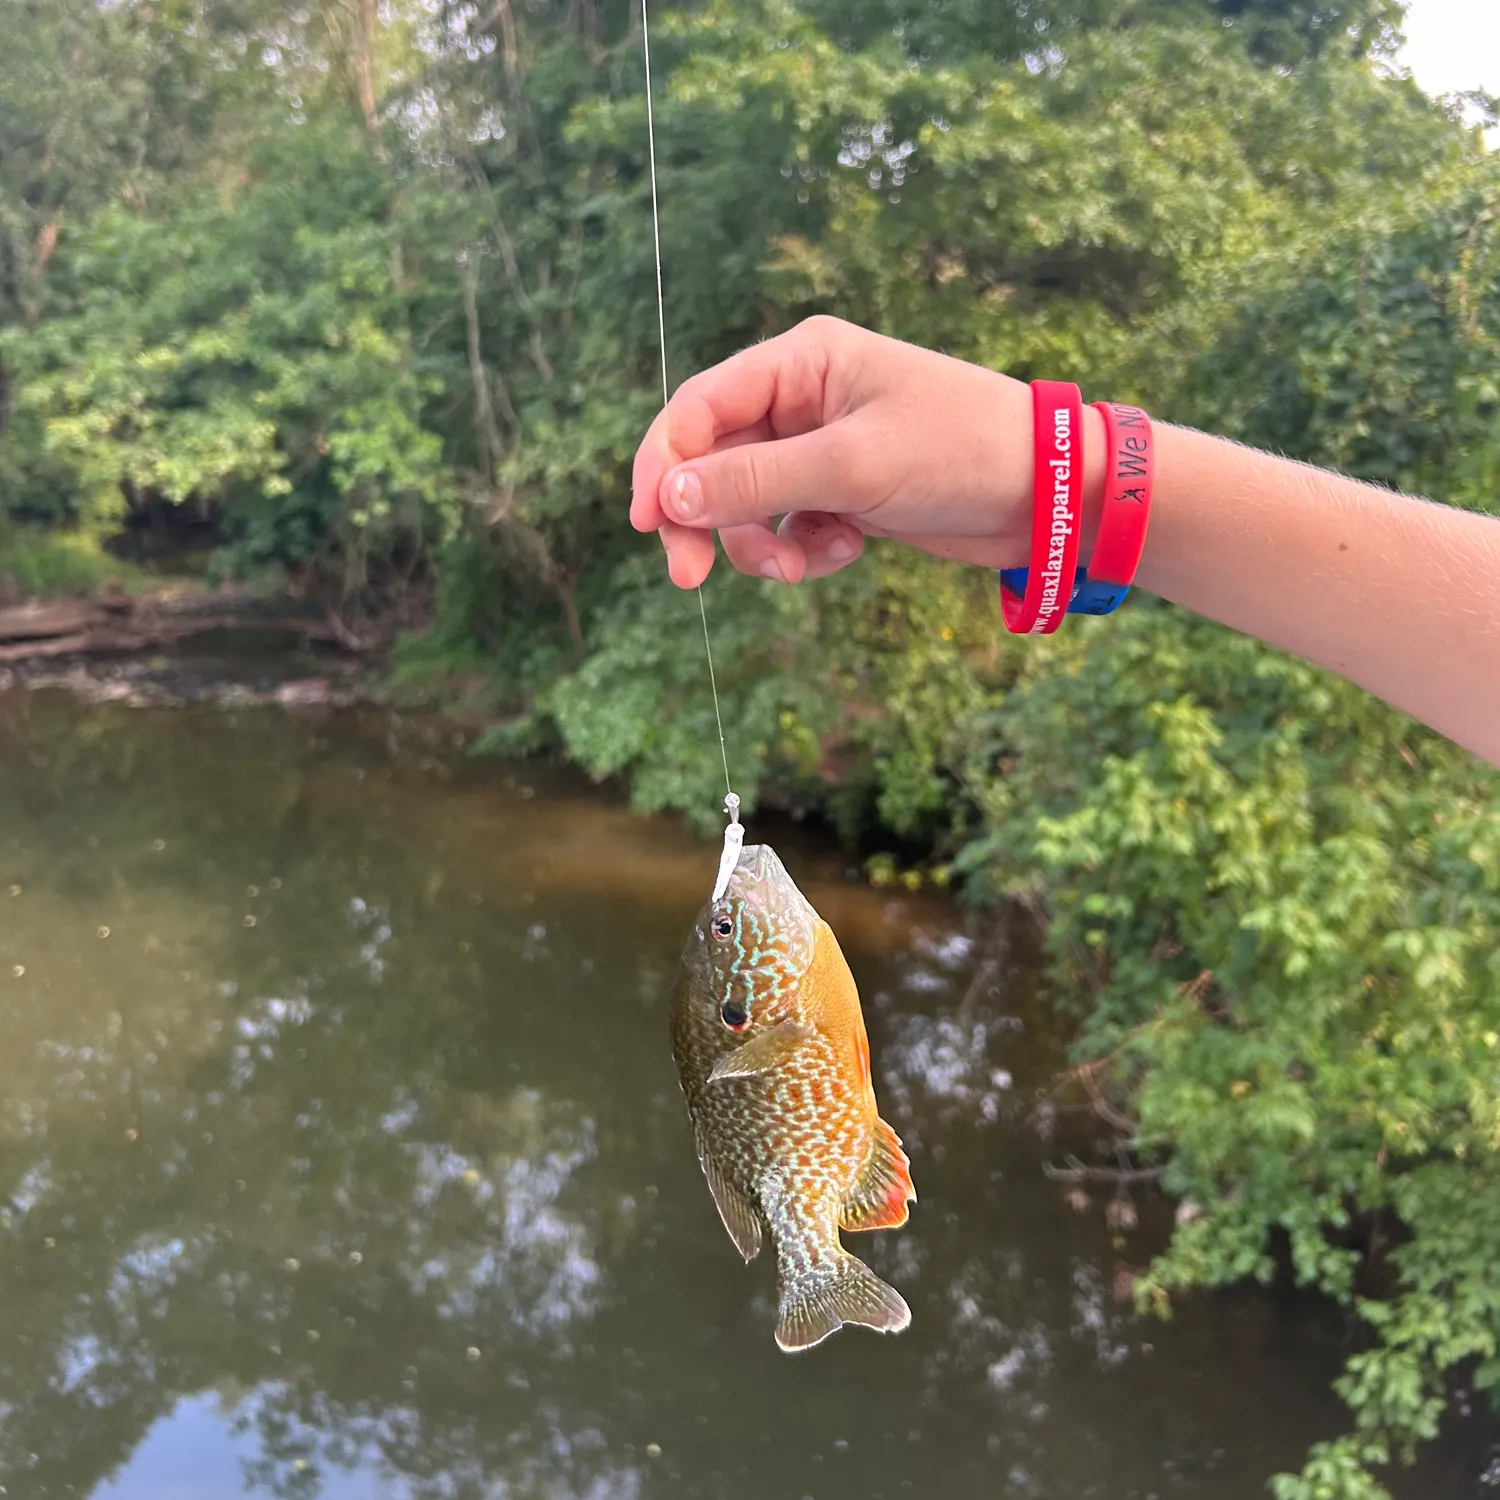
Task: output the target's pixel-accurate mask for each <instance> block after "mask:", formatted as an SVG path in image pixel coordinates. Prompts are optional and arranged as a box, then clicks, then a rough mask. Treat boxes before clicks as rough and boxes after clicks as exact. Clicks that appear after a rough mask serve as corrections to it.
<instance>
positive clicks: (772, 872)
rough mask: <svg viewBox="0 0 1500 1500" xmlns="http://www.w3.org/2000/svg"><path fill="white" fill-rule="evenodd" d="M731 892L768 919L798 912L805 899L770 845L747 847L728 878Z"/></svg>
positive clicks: (804, 903)
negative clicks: (768, 917)
mask: <svg viewBox="0 0 1500 1500" xmlns="http://www.w3.org/2000/svg"><path fill="white" fill-rule="evenodd" d="M729 889H730V891H731V892H732V893H733V894H734V895H735V896H737V897H739V899H740V900H741V901H743V902H745V903H746V905H748V906H750V907H752V908H754V909H755V910H757V911H761V912H764V913H765V914H766V915H767V916H786V915H787V914H789V913H790V912H794V911H800V910H801V909H802V908H803V907H804V906H805V905H806V904H807V902H806V898H805V897H804V896H803V894H802V892H801V891H799V890H798V889H797V883H796V881H794V880H793V879H792V877H791V876H790V875H789V874H788V873H787V869H786V866H785V865H784V864H782V862H781V860H780V858H778V856H777V854H776V851H775V850H774V849H773V848H772V847H771V846H770V845H769V844H747V845H746V846H745V847H744V848H743V849H742V850H741V851H740V858H739V863H738V864H737V865H735V867H734V874H733V875H731V876H730V878H729Z"/></svg>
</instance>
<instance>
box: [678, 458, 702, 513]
mask: <svg viewBox="0 0 1500 1500" xmlns="http://www.w3.org/2000/svg"><path fill="white" fill-rule="evenodd" d="M672 509H673V510H675V511H676V512H677V514H678V516H679V517H680V518H681V519H682V520H684V521H696V520H697V519H698V517H699V516H701V515H702V514H703V486H702V485H701V484H700V483H699V482H698V476H697V475H696V474H694V473H693V471H692V470H691V469H684V470H683V471H682V472H681V473H680V474H678V475H676V476H675V477H674V478H673V480H672Z"/></svg>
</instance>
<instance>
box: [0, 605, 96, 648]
mask: <svg viewBox="0 0 1500 1500" xmlns="http://www.w3.org/2000/svg"><path fill="white" fill-rule="evenodd" d="M103 613H104V611H103V610H102V609H101V608H100V607H99V606H98V605H97V604H95V603H93V602H91V601H90V600H87V599H37V600H34V601H32V602H31V603H30V604H13V605H11V606H10V607H9V608H7V609H0V640H5V641H31V640H41V639H44V638H45V637H47V636H51V635H69V634H72V633H75V632H77V631H80V630H87V629H88V628H89V626H90V625H92V624H94V623H96V622H97V621H98V620H99V618H100V617H101V616H102V615H103Z"/></svg>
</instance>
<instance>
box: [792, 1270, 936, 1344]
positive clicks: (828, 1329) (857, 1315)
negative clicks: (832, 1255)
mask: <svg viewBox="0 0 1500 1500" xmlns="http://www.w3.org/2000/svg"><path fill="white" fill-rule="evenodd" d="M845 1323H858V1324H859V1325H860V1326H861V1327H863V1328H873V1329H874V1330H875V1331H876V1332H877V1333H900V1332H901V1331H902V1329H904V1328H906V1327H907V1326H908V1325H909V1324H910V1323H911V1308H909V1307H908V1306H907V1305H906V1299H905V1298H904V1297H903V1296H902V1295H901V1293H900V1292H898V1291H897V1290H896V1289H895V1287H893V1286H889V1285H887V1284H886V1283H885V1282H883V1281H882V1280H881V1279H880V1278H879V1277H878V1276H877V1275H876V1274H875V1273H874V1272H873V1271H872V1270H871V1269H870V1268H869V1267H868V1266H867V1265H866V1264H865V1263H864V1262H863V1261H862V1260H860V1259H859V1258H858V1257H857V1256H854V1255H850V1254H849V1252H848V1251H847V1250H841V1251H839V1254H838V1258H837V1259H836V1260H835V1261H834V1263H833V1264H832V1265H831V1266H829V1265H827V1264H825V1265H822V1266H819V1267H817V1268H812V1267H809V1268H808V1269H807V1270H806V1271H804V1272H803V1273H802V1274H801V1275H799V1276H797V1277H795V1278H794V1279H793V1280H791V1281H790V1282H788V1283H786V1284H785V1285H784V1286H783V1287H782V1289H781V1307H780V1312H779V1314H778V1317H777V1320H776V1343H777V1346H778V1347H779V1348H781V1349H782V1350H784V1351H785V1352H786V1353H787V1354H797V1353H800V1352H801V1351H802V1350H803V1349H811V1348H812V1347H813V1345H815V1344H821V1343H822V1342H823V1340H824V1339H826V1338H827V1337H828V1336H829V1334H832V1333H837V1332H838V1331H839V1329H840V1328H842V1327H843V1326H844V1324H845Z"/></svg>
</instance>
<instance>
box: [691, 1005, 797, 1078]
mask: <svg viewBox="0 0 1500 1500" xmlns="http://www.w3.org/2000/svg"><path fill="white" fill-rule="evenodd" d="M812 1036H813V1033H812V1032H811V1031H809V1030H808V1029H807V1027H805V1026H799V1025H798V1024H797V1023H796V1022H795V1021H792V1020H786V1021H778V1022H777V1023H776V1025H774V1026H770V1027H767V1028H766V1030H765V1031H762V1032H760V1033H759V1034H758V1035H757V1036H753V1037H751V1038H750V1040H749V1041H748V1042H746V1043H745V1045H744V1046H743V1047H736V1048H735V1049H734V1051H733V1052H726V1053H725V1054H724V1055H723V1056H722V1057H721V1058H720V1059H719V1060H718V1061H717V1062H716V1063H715V1064H714V1065H713V1069H712V1071H711V1072H710V1073H709V1075H708V1081H709V1082H710V1083H718V1082H719V1081H720V1080H721V1079H725V1078H753V1077H755V1075H756V1074H757V1073H770V1072H772V1071H773V1070H774V1069H776V1068H779V1067H781V1066H782V1065H783V1064H784V1063H786V1062H788V1061H790V1060H791V1058H792V1057H793V1055H794V1054H795V1053H796V1052H797V1050H798V1048H800V1047H801V1046H802V1045H803V1044H804V1043H805V1042H809V1041H811V1040H812Z"/></svg>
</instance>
